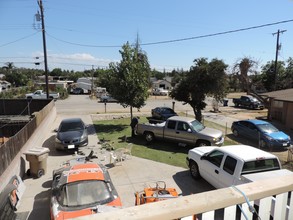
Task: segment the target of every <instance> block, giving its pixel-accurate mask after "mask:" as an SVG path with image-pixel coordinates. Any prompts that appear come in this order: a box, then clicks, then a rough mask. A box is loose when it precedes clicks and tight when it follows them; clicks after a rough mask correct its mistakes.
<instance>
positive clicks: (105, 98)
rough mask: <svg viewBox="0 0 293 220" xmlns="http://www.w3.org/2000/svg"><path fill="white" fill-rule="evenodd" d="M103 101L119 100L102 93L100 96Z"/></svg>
mask: <svg viewBox="0 0 293 220" xmlns="http://www.w3.org/2000/svg"><path fill="white" fill-rule="evenodd" d="M100 101H101V102H117V100H116V99H114V98H113V97H112V96H111V95H102V96H101V97H100Z"/></svg>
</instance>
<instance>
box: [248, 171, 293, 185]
mask: <svg viewBox="0 0 293 220" xmlns="http://www.w3.org/2000/svg"><path fill="white" fill-rule="evenodd" d="M288 175H292V178H293V172H291V171H290V170H287V169H281V170H274V171H268V172H260V173H252V174H245V175H242V177H244V178H245V179H246V180H247V182H254V181H258V180H264V179H270V178H275V177H279V176H288Z"/></svg>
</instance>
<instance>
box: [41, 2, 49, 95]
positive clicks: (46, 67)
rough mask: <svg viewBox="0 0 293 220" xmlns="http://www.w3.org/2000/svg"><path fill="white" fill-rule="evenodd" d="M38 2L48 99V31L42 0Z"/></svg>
mask: <svg viewBox="0 0 293 220" xmlns="http://www.w3.org/2000/svg"><path fill="white" fill-rule="evenodd" d="M38 4H39V6H40V11H41V19H42V34H43V50H44V62H45V77H46V93H47V99H49V84H48V62H47V48H46V31H45V22H44V9H43V3H42V0H38Z"/></svg>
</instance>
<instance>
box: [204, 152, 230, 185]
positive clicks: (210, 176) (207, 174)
mask: <svg viewBox="0 0 293 220" xmlns="http://www.w3.org/2000/svg"><path fill="white" fill-rule="evenodd" d="M223 158H224V153H223V152H222V151H219V150H214V151H212V152H211V153H209V154H208V155H206V156H203V157H202V160H201V163H200V167H199V172H200V175H201V176H202V177H203V178H204V179H205V180H206V181H207V182H209V183H210V184H211V185H213V186H214V187H215V188H221V187H222V183H220V182H219V175H221V173H222V169H221V165H222V161H223Z"/></svg>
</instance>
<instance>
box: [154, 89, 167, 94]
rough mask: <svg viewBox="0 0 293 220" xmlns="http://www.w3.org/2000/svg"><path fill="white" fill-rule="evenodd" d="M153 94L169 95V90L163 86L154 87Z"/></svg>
mask: <svg viewBox="0 0 293 220" xmlns="http://www.w3.org/2000/svg"><path fill="white" fill-rule="evenodd" d="M152 93H153V95H162V96H167V95H168V90H166V89H163V88H155V89H153V92H152Z"/></svg>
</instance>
